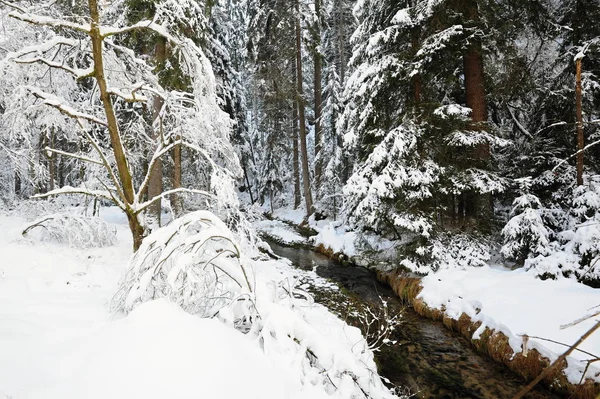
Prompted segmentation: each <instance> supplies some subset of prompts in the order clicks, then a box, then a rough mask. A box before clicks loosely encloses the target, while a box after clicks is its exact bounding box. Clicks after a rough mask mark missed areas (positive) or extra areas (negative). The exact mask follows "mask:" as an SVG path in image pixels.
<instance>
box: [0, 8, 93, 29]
mask: <svg viewBox="0 0 600 399" xmlns="http://www.w3.org/2000/svg"><path fill="white" fill-rule="evenodd" d="M8 16H9V17H11V18H14V19H18V20H19V21H23V22H29V23H31V24H34V25H40V26H50V27H53V28H66V29H70V30H74V31H79V32H83V33H88V34H89V33H90V30H91V28H90V25H82V24H77V23H74V22H69V21H65V20H62V19H56V18H52V17H46V16H42V15H31V14H29V13H28V12H16V11H13V12H11V13H9V14H8Z"/></svg>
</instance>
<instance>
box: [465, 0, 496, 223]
mask: <svg viewBox="0 0 600 399" xmlns="http://www.w3.org/2000/svg"><path fill="white" fill-rule="evenodd" d="M462 5H463V7H464V9H463V12H464V14H465V16H466V18H467V20H468V23H469V24H472V25H475V26H476V25H478V24H479V22H480V21H479V10H478V6H477V1H476V0H465V1H464V2H463V3H462ZM463 72H464V76H465V95H466V104H467V107H469V108H471V110H472V113H471V120H472V122H473V126H472V128H473V130H481V129H485V123H486V122H487V105H486V99H485V76H484V64H483V46H482V44H481V40H480V39H479V38H477V37H472V38H471V39H470V44H469V46H468V47H467V49H466V50H465V52H464V54H463ZM473 155H474V158H475V161H476V163H477V164H478V165H479V166H480V167H482V166H483V164H485V163H487V162H488V161H489V159H490V145H489V143H482V144H479V145H478V146H477V147H476V148H475V150H474V154H473ZM491 213H492V197H491V195H490V194H483V195H479V196H476V195H473V193H470V194H469V193H466V198H465V216H467V217H476V218H478V219H479V220H481V221H484V222H485V221H488V220H489V217H490V216H491Z"/></svg>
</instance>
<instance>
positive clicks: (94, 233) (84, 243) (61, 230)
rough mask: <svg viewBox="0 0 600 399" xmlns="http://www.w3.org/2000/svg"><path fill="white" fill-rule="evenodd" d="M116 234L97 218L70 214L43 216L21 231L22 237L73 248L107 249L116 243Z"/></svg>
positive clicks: (113, 229)
mask: <svg viewBox="0 0 600 399" xmlns="http://www.w3.org/2000/svg"><path fill="white" fill-rule="evenodd" d="M116 234H117V232H116V230H115V228H114V227H111V226H109V225H108V224H107V223H106V222H105V221H104V220H102V219H100V218H98V217H93V216H84V215H77V214H70V213H69V214H67V213H55V214H52V215H48V216H43V217H41V218H39V219H37V220H35V221H34V222H32V223H30V224H29V225H27V227H25V229H24V230H23V236H24V237H28V238H31V239H34V240H38V241H43V242H55V243H59V244H66V245H68V246H70V247H73V248H94V247H98V248H101V247H108V246H111V245H114V244H115V243H116V240H117V236H116Z"/></svg>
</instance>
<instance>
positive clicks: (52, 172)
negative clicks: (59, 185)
mask: <svg viewBox="0 0 600 399" xmlns="http://www.w3.org/2000/svg"><path fill="white" fill-rule="evenodd" d="M55 136H56V135H55V134H54V128H51V129H50V137H49V138H48V147H50V148H54V141H55V140H54V139H55ZM48 174H49V179H50V180H49V182H48V189H49V190H50V191H52V190H54V187H55V184H54V182H55V181H56V154H54V153H51V154H49V156H48Z"/></svg>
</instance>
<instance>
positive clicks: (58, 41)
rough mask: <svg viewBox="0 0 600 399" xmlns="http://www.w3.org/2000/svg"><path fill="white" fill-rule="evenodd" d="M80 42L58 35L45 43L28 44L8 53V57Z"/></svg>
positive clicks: (14, 57)
mask: <svg viewBox="0 0 600 399" xmlns="http://www.w3.org/2000/svg"><path fill="white" fill-rule="evenodd" d="M79 44H80V42H79V41H78V40H74V39H68V38H66V37H62V36H58V37H55V38H52V39H51V40H48V41H46V42H44V43H39V44H35V45H33V46H27V47H25V48H22V49H21V50H19V51H15V52H12V53H8V55H7V56H6V57H7V58H8V59H17V58H21V57H24V56H26V55H29V54H31V53H36V54H43V53H46V52H48V51H50V50H52V49H53V48H54V47H56V46H71V47H76V46H78V45H79Z"/></svg>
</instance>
